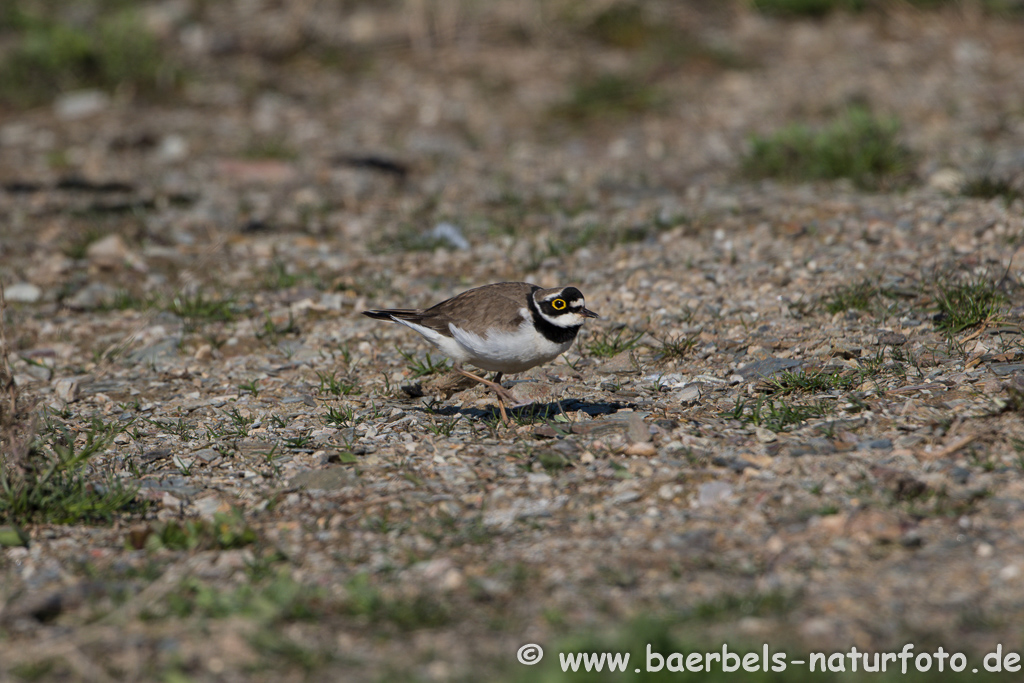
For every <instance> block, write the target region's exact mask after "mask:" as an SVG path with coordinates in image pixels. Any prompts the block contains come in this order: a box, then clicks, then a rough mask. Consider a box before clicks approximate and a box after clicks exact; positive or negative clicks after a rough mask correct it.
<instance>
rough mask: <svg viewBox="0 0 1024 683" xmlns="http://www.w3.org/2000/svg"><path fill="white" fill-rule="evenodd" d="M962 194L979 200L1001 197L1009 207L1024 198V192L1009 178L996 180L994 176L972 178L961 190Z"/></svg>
mask: <svg viewBox="0 0 1024 683" xmlns="http://www.w3.org/2000/svg"><path fill="white" fill-rule="evenodd" d="M960 194H962V195H963V196H965V197H975V198H977V199H995V198H996V197H1001V198H1002V199H1003V201H1004V202H1006V204H1007V205H1010V204H1012V203H1013V202H1014V201H1016V200H1017V199H1021V198H1022V197H1024V190H1022V189H1021V188H1020V187H1018V186H1016V185H1014V184H1013V182H1012V181H1010V180H1009V179H1007V178H996V177H993V176H988V175H984V176H979V177H977V178H971V179H970V180H968V181H967V182H965V183H964V185H963V187H962V188H960Z"/></svg>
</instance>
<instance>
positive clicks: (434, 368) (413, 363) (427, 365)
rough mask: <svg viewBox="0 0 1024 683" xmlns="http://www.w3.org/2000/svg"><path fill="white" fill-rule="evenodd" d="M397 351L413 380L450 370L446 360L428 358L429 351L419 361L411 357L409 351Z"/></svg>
mask: <svg viewBox="0 0 1024 683" xmlns="http://www.w3.org/2000/svg"><path fill="white" fill-rule="evenodd" d="M396 348H397V347H396ZM397 350H398V354H399V355H400V356H401V357H402V358H404V359H405V362H406V363H407V365H406V367H407V368H408V369H409V372H411V373H412V378H413V379H418V378H420V377H426V376H427V375H436V374H439V373H442V372H447V371H448V370H449V369H450V368H451V365H449V364H448V360H447V359H446V358H442V359H440V360H434V359H433V358H431V357H430V352H429V351H427V353H426V356H425V357H424V358H422V359H421V358H417V357H415V356H414V355H412V352H411V351H403V350H402V349H397Z"/></svg>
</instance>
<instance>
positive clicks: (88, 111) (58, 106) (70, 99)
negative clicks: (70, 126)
mask: <svg viewBox="0 0 1024 683" xmlns="http://www.w3.org/2000/svg"><path fill="white" fill-rule="evenodd" d="M108 106H110V97H109V96H108V95H107V94H106V93H105V92H103V91H102V90H74V91H71V92H68V93H64V94H63V95H60V96H59V97H57V99H56V100H54V103H53V110H54V113H55V114H56V115H57V117H58V118H61V119H65V120H72V119H81V118H85V117H87V116H93V115H94V114H98V113H100V112H101V111H103V110H105V109H106V108H107V107H108Z"/></svg>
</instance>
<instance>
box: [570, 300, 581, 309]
mask: <svg viewBox="0 0 1024 683" xmlns="http://www.w3.org/2000/svg"><path fill="white" fill-rule="evenodd" d="M569 308H583V299H573V300H572V301H570V302H569Z"/></svg>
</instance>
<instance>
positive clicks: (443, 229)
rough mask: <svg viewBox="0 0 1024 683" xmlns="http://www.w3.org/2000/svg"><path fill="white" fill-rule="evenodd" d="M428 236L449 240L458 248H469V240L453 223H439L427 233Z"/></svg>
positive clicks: (449, 242)
mask: <svg viewBox="0 0 1024 683" xmlns="http://www.w3.org/2000/svg"><path fill="white" fill-rule="evenodd" d="M427 236H428V237H430V238H431V239H435V240H440V241H443V242H447V243H448V244H450V245H452V246H453V247H455V248H456V249H462V250H466V249H469V240H467V239H466V238H465V237H464V236H463V234H462V231H461V230H459V229H458V228H457V227H455V226H454V225H452V224H451V223H438V224H437V225H435V226H434V228H433V229H432V230H431V231H430V232H429V233H427Z"/></svg>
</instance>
